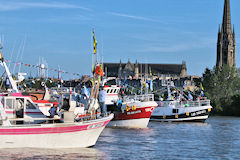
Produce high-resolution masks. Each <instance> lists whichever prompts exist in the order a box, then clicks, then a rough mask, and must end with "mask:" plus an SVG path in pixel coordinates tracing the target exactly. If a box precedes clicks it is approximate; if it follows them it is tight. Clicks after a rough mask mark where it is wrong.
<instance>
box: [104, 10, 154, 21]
mask: <svg viewBox="0 0 240 160" xmlns="http://www.w3.org/2000/svg"><path fill="white" fill-rule="evenodd" d="M107 13H108V14H111V15H113V16H119V17H126V18H130V19H136V20H143V21H151V22H157V20H154V19H151V18H146V17H142V16H135V15H130V14H124V13H117V12H107Z"/></svg>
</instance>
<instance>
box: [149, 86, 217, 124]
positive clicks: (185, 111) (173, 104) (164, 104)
mask: <svg viewBox="0 0 240 160" xmlns="http://www.w3.org/2000/svg"><path fill="white" fill-rule="evenodd" d="M167 89H168V99H167V100H165V101H157V103H158V106H157V108H155V109H154V111H153V113H152V116H151V121H162V122H166V121H172V122H174V121H175V122H181V121H188V122H204V121H205V120H206V119H207V118H208V116H209V113H210V112H211V110H212V106H211V104H210V100H208V99H207V98H206V97H199V98H198V99H197V100H185V101H180V99H179V100H177V99H176V98H172V96H171V93H170V88H169V86H168V87H167Z"/></svg>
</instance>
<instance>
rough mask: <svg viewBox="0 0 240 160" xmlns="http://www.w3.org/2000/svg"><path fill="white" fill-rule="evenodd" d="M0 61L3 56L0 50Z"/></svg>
mask: <svg viewBox="0 0 240 160" xmlns="http://www.w3.org/2000/svg"><path fill="white" fill-rule="evenodd" d="M0 61H2V62H3V56H2V52H1V51H0Z"/></svg>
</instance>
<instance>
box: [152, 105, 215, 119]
mask: <svg viewBox="0 0 240 160" xmlns="http://www.w3.org/2000/svg"><path fill="white" fill-rule="evenodd" d="M211 109H212V107H211V106H200V107H177V108H171V107H157V108H156V109H155V110H154V111H153V113H152V116H151V119H150V120H151V121H160V122H204V121H205V120H206V119H207V118H208V116H209V113H210V111H211ZM173 110H175V111H176V110H178V113H173Z"/></svg>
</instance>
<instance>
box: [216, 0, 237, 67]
mask: <svg viewBox="0 0 240 160" xmlns="http://www.w3.org/2000/svg"><path fill="white" fill-rule="evenodd" d="M235 45H236V43H235V32H234V26H233V30H232V24H231V13H230V2H229V0H225V2H224V11H223V21H222V27H220V26H219V30H218V40H217V63H216V66H218V67H221V66H223V64H228V65H229V66H230V67H235V66H236V65H235Z"/></svg>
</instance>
